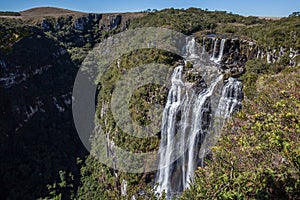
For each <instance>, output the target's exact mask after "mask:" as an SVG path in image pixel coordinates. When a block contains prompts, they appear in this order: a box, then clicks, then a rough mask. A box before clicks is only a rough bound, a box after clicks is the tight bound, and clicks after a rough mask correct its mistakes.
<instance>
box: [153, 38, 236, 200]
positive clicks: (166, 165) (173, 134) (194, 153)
mask: <svg viewBox="0 0 300 200" xmlns="http://www.w3.org/2000/svg"><path fill="white" fill-rule="evenodd" d="M216 42H217V39H216V40H215V45H214V52H216ZM192 43H193V42H191V43H189V42H188V43H187V47H186V52H188V53H187V55H193V52H194V50H193V49H192V47H193V46H194V44H193V45H192ZM224 44H225V40H224V41H223V40H222V42H221V48H222V49H223V48H224ZM221 54H223V50H221V52H220V55H221ZM213 56H214V54H213ZM221 57H222V56H221ZM219 58H220V56H219ZM182 73H183V67H182V66H178V67H176V68H175V69H174V72H173V74H172V77H171V82H172V86H171V89H170V91H169V94H168V98H167V103H166V106H165V108H164V112H163V118H162V127H161V144H160V162H159V170H158V172H157V176H156V182H157V183H158V187H157V188H156V191H157V193H158V194H162V192H163V191H165V193H166V195H167V198H168V199H170V198H171V197H172V196H174V195H175V194H177V193H180V192H182V191H183V190H184V189H185V188H187V187H189V183H190V181H191V180H192V179H193V178H194V171H195V169H196V168H197V167H198V166H201V165H203V159H204V158H205V155H201V156H199V151H200V148H201V145H202V142H203V141H204V140H205V139H206V138H205V137H206V136H207V133H208V131H210V130H214V131H215V130H221V128H222V127H223V124H224V121H225V119H226V118H228V117H230V115H231V114H232V113H233V112H234V111H237V110H238V109H239V108H240V107H241V99H242V95H241V91H242V87H241V82H239V81H237V80H236V79H233V78H229V79H228V80H227V81H226V82H225V84H223V83H222V80H223V75H222V74H219V73H217V72H215V73H216V74H215V76H213V77H214V78H212V80H210V81H209V83H206V84H207V85H208V86H207V87H204V88H203V86H200V87H201V88H200V89H201V90H200V92H199V91H198V92H197V90H196V89H195V88H194V87H192V86H195V83H193V84H192V83H185V82H184V80H183V78H182V76H183V74H182ZM218 85H219V86H221V88H220V87H219V86H218ZM217 86H218V87H217ZM218 92H219V93H221V96H219V97H218V95H215V94H216V93H218ZM212 101H214V102H217V104H216V105H217V108H213V109H214V110H215V111H214V112H212V108H211V102H212ZM215 118H217V120H216V119H215ZM220 119H222V120H220ZM220 122H222V123H220ZM214 126H216V127H214ZM209 136H210V135H209ZM202 148H209V147H206V145H205V146H204V147H202ZM205 152H206V150H205Z"/></svg>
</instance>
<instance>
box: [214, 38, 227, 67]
mask: <svg viewBox="0 0 300 200" xmlns="http://www.w3.org/2000/svg"><path fill="white" fill-rule="evenodd" d="M225 42H226V39H222V40H221V46H220V53H219V57H218V59H217V60H216V62H218V63H219V62H221V61H222V57H223V54H224V47H225Z"/></svg>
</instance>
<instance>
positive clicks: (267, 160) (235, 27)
mask: <svg viewBox="0 0 300 200" xmlns="http://www.w3.org/2000/svg"><path fill="white" fill-rule="evenodd" d="M2 14H3V12H2V13H0V15H2ZM5 14H6V15H7V14H9V13H5ZM143 14H144V15H143V16H142V17H139V18H135V19H132V20H131V21H130V25H129V28H130V29H132V28H137V27H144V26H154V27H165V28H170V29H174V30H177V31H180V32H182V33H185V34H194V35H195V36H197V37H198V41H201V37H202V36H204V35H207V34H224V35H227V36H231V37H239V38H242V39H249V40H251V41H253V40H254V41H256V44H257V46H258V47H260V48H263V49H264V50H269V49H279V47H281V46H283V47H285V48H286V49H287V50H289V48H293V49H294V50H300V43H299V42H300V41H299V32H300V26H299V13H298V12H295V13H293V14H291V15H290V17H287V18H282V19H279V20H264V19H259V18H257V17H243V16H239V15H235V14H232V13H226V12H224V11H214V12H212V11H204V10H201V9H197V8H190V9H187V10H183V9H182V10H177V9H165V10H162V11H156V10H154V11H150V10H147V12H145V13H143ZM11 15H14V16H17V15H18V13H11ZM75 20H76V19H75V17H74V16H73V17H70V16H67V15H66V16H55V17H52V18H51V17H47V20H46V21H47V22H44V23H45V24H43V26H42V20H41V19H40V18H38V19H35V18H33V19H31V20H28V21H22V20H18V19H9V18H5V19H4V18H0V58H1V59H2V58H4V59H5V60H8V61H9V62H10V63H13V64H11V65H13V66H18V67H19V68H18V70H23V69H25V71H30V70H34V69H36V67H39V66H45V65H51V66H53V68H51V69H50V70H49V72H47V73H44V74H41V75H39V76H38V78H36V77H34V78H32V79H30V80H29V81H27V82H26V83H25V84H24V85H21V86H20V87H16V88H12V89H11V90H5V89H3V88H0V90H1V91H0V93H1V99H0V116H1V119H4V120H2V121H1V123H2V124H1V126H0V133H1V134H2V135H1V136H2V137H1V144H2V143H3V144H7V145H1V152H5V156H3V157H1V158H2V160H3V162H1V174H0V175H1V179H0V182H1V184H2V185H4V189H3V190H4V193H3V195H2V193H0V195H2V196H9V198H12V199H14V198H16V199H17V198H22V197H24V198H26V197H28V198H30V197H31V198H39V197H44V196H47V197H46V199H57V200H58V199H121V198H122V197H121V192H120V187H121V184H122V181H123V180H126V181H127V183H128V186H127V194H128V197H131V196H132V195H136V194H138V193H143V194H144V196H142V198H143V199H155V197H153V185H152V181H153V180H154V177H155V172H153V173H145V174H129V173H123V172H119V171H116V170H113V169H111V168H109V167H107V166H105V165H103V164H102V163H101V162H99V161H98V160H97V159H96V158H94V157H93V156H92V155H89V156H86V157H85V155H86V152H85V151H84V150H83V147H82V146H80V140H79V138H76V137H74V134H75V132H76V130H75V128H74V125H73V122H72V114H71V112H70V110H68V111H66V114H63V115H61V114H59V116H58V117H57V115H56V114H55V113H56V110H55V108H52V107H51V108H50V112H48V113H47V115H46V114H43V113H41V112H40V113H38V114H37V116H36V117H35V118H33V119H32V120H31V121H29V122H28V123H27V125H26V126H25V127H24V128H22V130H21V131H20V132H18V134H16V135H15V134H11V133H14V131H13V130H14V128H15V127H14V126H15V124H10V121H9V120H7V119H8V117H9V118H10V119H12V118H15V117H16V116H11V115H9V114H7V113H10V111H11V110H10V109H11V108H12V107H13V106H14V105H19V104H20V105H21V106H23V104H21V103H23V101H25V100H26V103H27V102H31V100H32V99H31V97H35V96H39V97H41V98H44V99H46V100H45V102H46V101H48V100H49V99H50V100H51V99H52V98H53V97H54V96H55V95H56V96H57V95H61V94H65V93H66V92H69V91H71V90H72V84H73V81H74V77H75V75H76V71H77V70H78V67H79V66H80V64H81V63H82V61H83V60H84V58H85V57H86V54H87V52H88V51H89V50H91V49H92V48H93V47H94V46H95V44H97V43H99V42H101V41H103V39H105V38H107V37H108V36H110V35H113V34H116V33H119V32H121V27H117V28H115V29H111V30H106V29H101V28H100V27H99V26H100V25H101V22H100V21H99V18H98V19H97V18H93V19H92V20H90V23H88V24H86V25H85V28H84V29H83V30H78V29H75V28H74V22H75ZM199 38H200V39H199ZM45 47H47V48H45ZM243 48H246V47H243ZM288 54H289V51H287V54H286V55H285V56H284V57H282V58H281V59H280V62H278V63H276V64H267V63H266V62H265V61H262V60H255V59H254V60H248V61H247V63H246V72H245V73H244V74H243V75H242V76H241V77H240V79H241V80H242V81H243V83H244V93H245V95H246V99H245V102H244V108H243V110H242V111H241V112H240V113H238V114H237V115H236V116H235V117H234V118H233V120H232V121H230V122H229V123H228V125H227V127H226V129H225V131H224V134H223V135H222V137H221V139H220V141H219V143H218V145H217V146H216V147H214V148H213V158H212V160H211V161H208V162H207V165H206V167H204V168H202V169H198V171H197V173H196V174H197V177H196V179H195V181H194V183H193V184H192V186H191V188H190V189H189V190H187V191H186V192H185V193H184V194H183V197H182V199H196V198H198V199H242V198H246V199H251V198H252V199H275V198H286V199H296V198H298V197H299V196H300V194H299V191H300V188H299V185H300V182H299V165H300V164H299V162H300V161H299V157H300V152H299V149H300V147H299V137H298V136H299V133H300V128H299V127H300V124H299V123H300V118H299V115H297V113H299V111H300V103H299V102H300V93H299V87H300V85H299V83H300V80H299V79H300V77H299V72H300V71H299V68H287V67H286V66H287V65H288V63H289V57H288ZM181 59H182V58H180V57H178V56H176V55H174V54H171V53H169V52H166V51H160V50H156V49H144V50H139V51H135V52H131V53H128V54H126V55H123V56H122V57H121V58H120V60H119V61H118V62H119V63H117V61H116V63H112V64H111V66H110V68H109V70H107V71H106V73H105V74H104V76H102V77H101V79H100V80H99V84H98V86H99V93H98V97H97V111H96V112H97V113H96V114H97V117H98V119H99V123H100V125H101V126H102V127H103V129H104V132H106V133H109V137H110V139H111V140H112V141H113V142H114V143H115V145H116V146H119V147H120V148H123V149H126V150H128V151H131V152H147V151H153V150H157V149H158V147H159V138H160V135H159V134H160V133H159V131H158V132H155V131H156V130H153V132H155V133H156V134H155V135H154V137H151V138H146V139H144V138H142V139H136V138H135V137H133V136H130V135H129V134H127V133H125V132H123V131H122V130H121V129H120V128H118V126H117V125H116V121H115V120H114V118H113V115H112V111H111V110H110V106H108V105H109V104H110V101H111V98H112V93H113V91H114V89H115V87H116V83H117V82H118V81H119V80H120V79H121V77H122V76H123V75H124V74H126V73H128V72H129V71H130V70H131V69H133V68H134V67H137V66H139V65H141V64H147V63H148V64H149V63H153V62H155V63H161V64H165V65H168V66H169V67H170V70H172V69H173V67H174V66H176V65H178V63H181ZM299 59H300V57H299V56H298V57H297V58H295V60H296V63H300V62H299ZM186 67H187V68H192V64H191V63H190V62H188V63H187V66H186ZM200 77H201V76H200V75H198V74H193V73H191V74H186V78H187V79H188V80H189V81H197V80H199V78H200ZM166 84H167V83H166ZM124 92H126V91H124ZM167 92H168V91H167V87H166V85H163V86H161V85H158V84H147V85H144V86H142V87H139V88H137V89H136V90H135V91H134V92H133V95H132V97H131V98H130V100H129V111H130V117H131V118H132V120H133V121H134V122H136V123H137V124H138V125H141V126H144V125H148V124H149V123H150V121H151V115H156V116H159V117H161V113H159V112H158V111H156V110H155V109H153V108H154V107H155V106H158V105H160V106H163V105H164V104H165V101H166V96H167ZM15 94H20V96H21V97H20V98H15ZM28 99H29V100H28ZM50 100H49V101H50ZM52 106H53V105H52ZM102 110H105V114H104V115H102V114H101V112H102ZM153 110H154V111H155V112H153ZM7 116H8V117H7ZM3 124H4V125H3ZM2 125H3V126H2ZM8 130H9V131H11V132H9V131H8ZM135 131H136V134H141V130H139V129H137V130H135ZM58 138H59V139H58ZM2 140H3V141H2ZM11 144H13V145H11ZM10 145H11V146H10ZM11 149H13V150H11ZM7 152H8V153H7ZM6 153H7V154H6ZM77 157H80V158H81V159H78V160H76V158H77ZM12 158H13V159H12ZM47 185H48V186H47ZM47 189H48V193H47V191H46V190H47ZM0 192H2V191H0ZM137 198H139V196H137ZM140 198H141V197H140ZM125 199H126V198H125Z"/></svg>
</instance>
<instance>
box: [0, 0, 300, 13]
mask: <svg viewBox="0 0 300 200" xmlns="http://www.w3.org/2000/svg"><path fill="white" fill-rule="evenodd" d="M39 6H54V7H60V8H67V9H71V10H78V11H84V12H98V13H103V12H128V11H143V10H146V9H148V8H150V9H158V10H160V9H163V8H171V7H173V8H189V7H197V8H202V9H206V8H207V9H208V10H226V11H228V12H233V13H237V14H242V15H246V16H248V15H256V16H288V15H289V14H291V13H292V12H294V11H300V0H1V1H0V10H5V11H20V10H26V9H29V8H33V7H39Z"/></svg>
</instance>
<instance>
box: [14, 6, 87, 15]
mask: <svg viewBox="0 0 300 200" xmlns="http://www.w3.org/2000/svg"><path fill="white" fill-rule="evenodd" d="M20 14H21V16H23V17H37V16H44V17H46V16H49V17H50V16H52V17H55V16H65V15H82V14H83V12H79V11H73V10H67V9H62V8H54V7H38V8H31V9H28V10H24V11H21V12H20Z"/></svg>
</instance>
